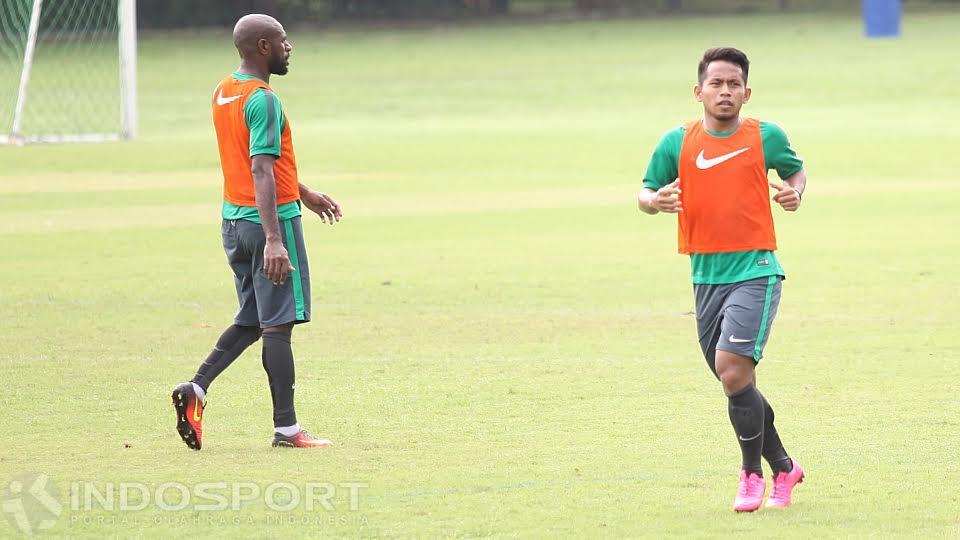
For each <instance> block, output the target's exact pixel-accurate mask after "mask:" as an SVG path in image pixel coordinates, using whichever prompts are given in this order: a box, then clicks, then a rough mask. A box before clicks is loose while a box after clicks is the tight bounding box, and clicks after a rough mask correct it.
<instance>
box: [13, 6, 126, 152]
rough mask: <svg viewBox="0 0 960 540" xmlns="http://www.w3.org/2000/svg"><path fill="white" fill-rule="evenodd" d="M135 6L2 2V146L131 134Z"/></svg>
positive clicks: (81, 140) (102, 138)
mask: <svg viewBox="0 0 960 540" xmlns="http://www.w3.org/2000/svg"><path fill="white" fill-rule="evenodd" d="M136 19H137V15H136V0H0V144H15V145H21V144H29V143H60V142H101V141H113V140H119V139H131V138H133V137H135V136H136V133H137V23H136Z"/></svg>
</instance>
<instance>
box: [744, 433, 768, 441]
mask: <svg viewBox="0 0 960 540" xmlns="http://www.w3.org/2000/svg"><path fill="white" fill-rule="evenodd" d="M762 433H763V432H762V431H760V432H758V433H757V434H756V435H754V436H753V437H747V438H746V439H744V438H743V435H740V436H739V437H740V440H741V441H752V440H754V439H756V438H757V437H759V436H760V435H761V434H762Z"/></svg>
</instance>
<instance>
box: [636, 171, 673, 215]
mask: <svg viewBox="0 0 960 540" xmlns="http://www.w3.org/2000/svg"><path fill="white" fill-rule="evenodd" d="M637 204H638V205H639V206H640V210H641V211H642V212H644V213H646V214H656V213H657V212H666V213H668V214H676V213H678V212H683V205H682V203H681V202H680V179H679V178H678V179H676V180H674V181H673V182H670V183H669V184H667V185H665V186H663V187H662V188H660V189H658V190H657V191H654V190H652V189H650V188H643V189H642V190H641V191H640V195H639V197H638V198H637Z"/></svg>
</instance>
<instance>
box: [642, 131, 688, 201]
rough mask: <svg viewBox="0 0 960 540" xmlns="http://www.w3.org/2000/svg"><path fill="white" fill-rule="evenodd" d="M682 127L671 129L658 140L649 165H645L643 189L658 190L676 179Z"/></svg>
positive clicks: (682, 132) (681, 142)
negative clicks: (645, 172)
mask: <svg viewBox="0 0 960 540" xmlns="http://www.w3.org/2000/svg"><path fill="white" fill-rule="evenodd" d="M685 131H686V129H685V128H684V127H683V126H680V127H678V128H674V129H671V130H670V131H668V132H666V133H665V134H664V135H663V137H661V138H660V142H658V143H657V146H656V148H654V149H653V156H651V157H650V164H649V165H647V174H645V175H644V176H643V187H645V188H649V189H652V190H658V189H660V188H662V187H663V186H665V185H667V184H669V183H670V182H673V181H674V180H676V179H677V174H678V172H677V171H678V170H679V164H680V147H681V146H682V145H683V134H684V132H685Z"/></svg>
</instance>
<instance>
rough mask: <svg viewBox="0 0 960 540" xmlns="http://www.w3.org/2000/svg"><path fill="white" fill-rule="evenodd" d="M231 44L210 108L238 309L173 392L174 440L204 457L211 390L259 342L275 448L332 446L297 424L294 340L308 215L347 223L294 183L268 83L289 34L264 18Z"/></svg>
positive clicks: (304, 280)
mask: <svg viewBox="0 0 960 540" xmlns="http://www.w3.org/2000/svg"><path fill="white" fill-rule="evenodd" d="M233 43H234V45H236V47H237V50H238V51H240V67H239V68H238V69H237V70H236V71H235V72H234V73H232V74H231V75H229V76H227V77H226V78H225V79H223V81H221V82H220V84H218V85H217V87H216V89H215V90H214V94H213V103H212V106H213V124H214V127H215V128H216V132H217V144H218V145H219V147H220V165H221V167H222V168H223V199H224V200H223V206H222V214H223V224H222V227H221V232H222V236H223V249H224V251H225V252H226V254H227V261H228V262H229V263H230V267H231V268H232V269H233V275H234V284H235V286H236V289H237V297H238V299H239V302H240V309H239V311H237V314H236V317H235V318H234V323H233V325H232V326H230V327H229V328H227V330H226V331H225V332H224V333H223V335H221V336H220V339H219V340H218V341H217V344H216V346H215V347H214V348H213V351H212V352H211V353H210V355H209V356H208V357H207V359H206V360H205V361H204V362H203V364H201V365H200V367H199V369H197V373H196V375H194V376H193V379H192V380H191V381H190V382H185V383H183V384H180V385H178V386H177V387H176V388H174V390H173V405H174V408H175V409H176V412H177V431H178V432H179V433H180V436H181V438H183V440H184V442H185V443H187V446H188V447H190V448H192V449H194V450H200V448H201V446H202V433H203V430H202V423H201V422H202V420H203V409H204V405H205V403H206V402H205V397H206V393H207V390H208V389H209V388H210V383H212V382H213V380H214V379H216V377H217V376H218V375H219V374H220V373H222V372H223V370H225V369H226V368H227V367H228V366H229V365H230V364H231V363H232V362H233V361H234V360H235V359H236V358H237V357H238V356H240V354H241V353H242V352H243V351H244V350H246V348H247V347H249V346H250V345H252V344H253V343H255V342H256V341H257V340H258V339H260V338H261V337H263V355H262V358H263V369H264V370H266V372H267V379H268V381H269V384H270V396H271V398H272V400H273V425H274V432H275V433H274V437H273V446H286V447H296V448H318V447H324V446H330V445H331V442H330V441H329V440H326V439H319V438H316V437H313V436H312V435H310V434H308V433H307V432H306V431H303V430H302V429H301V428H300V424H299V423H297V415H296V412H295V411H294V406H293V390H294V362H293V350H292V348H291V345H290V337H291V333H292V331H293V326H294V325H295V324H299V323H305V322H308V321H309V320H310V272H309V270H308V267H307V252H306V249H305V248H304V239H303V228H302V225H301V210H302V207H306V208H307V209H308V210H310V211H312V212H314V213H316V214H318V215H319V216H320V219H321V220H322V221H323V222H325V223H330V224H331V225H332V224H333V223H335V222H339V221H340V218H341V217H342V214H341V210H340V206H339V205H338V204H337V203H336V202H334V201H333V199H331V198H330V197H328V196H326V195H324V194H323V193H320V192H317V191H314V190H312V189H310V188H309V187H307V186H306V185H304V184H302V183H300V182H299V180H298V177H297V161H296V158H295V157H294V153H293V140H292V138H291V133H290V121H289V119H288V118H287V117H286V115H285V114H284V110H283V107H282V106H281V103H280V98H278V97H277V94H276V93H275V92H274V91H273V89H272V88H270V85H269V82H270V75H286V73H287V68H288V64H289V59H290V51H291V50H293V47H292V46H291V45H290V42H289V41H287V34H286V32H285V31H284V29H283V26H281V25H280V23H279V22H277V21H276V20H275V19H273V18H272V17H268V16H266V15H247V16H245V17H243V18H241V19H240V20H239V21H237V24H236V26H235V27H234V29H233Z"/></svg>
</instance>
